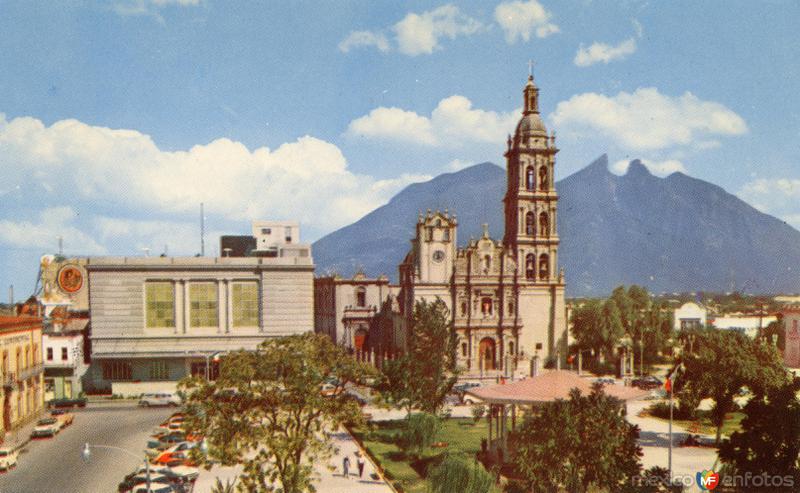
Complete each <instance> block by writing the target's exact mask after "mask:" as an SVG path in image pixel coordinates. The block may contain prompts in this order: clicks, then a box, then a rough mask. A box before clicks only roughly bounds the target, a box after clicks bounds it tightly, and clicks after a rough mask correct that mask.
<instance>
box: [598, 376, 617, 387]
mask: <svg viewBox="0 0 800 493" xmlns="http://www.w3.org/2000/svg"><path fill="white" fill-rule="evenodd" d="M595 382H597V383H602V384H603V385H616V383H617V381H616V380H614V379H613V378H611V377H600V378H598V379H596V380H595Z"/></svg>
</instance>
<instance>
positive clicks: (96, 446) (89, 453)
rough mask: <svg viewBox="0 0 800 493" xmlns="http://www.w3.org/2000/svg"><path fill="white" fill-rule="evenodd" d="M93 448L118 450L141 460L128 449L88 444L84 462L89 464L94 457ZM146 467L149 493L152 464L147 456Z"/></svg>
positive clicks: (84, 452) (83, 455)
mask: <svg viewBox="0 0 800 493" xmlns="http://www.w3.org/2000/svg"><path fill="white" fill-rule="evenodd" d="M92 448H104V449H109V450H116V451H118V452H124V453H126V454H128V455H130V456H131V457H136V459H139V455H138V454H135V453H133V452H131V451H130V450H126V449H124V448H121V447H114V446H113V445H92V446H91V447H90V446H89V442H86V444H85V445H84V446H83V450H82V451H81V456H82V457H83V460H85V461H86V462H89V459H90V458H91V457H92ZM144 467H145V481H146V484H147V491H148V493H149V491H150V462H149V461H148V460H147V456H145V459H144Z"/></svg>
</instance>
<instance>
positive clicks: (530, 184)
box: [525, 166, 536, 191]
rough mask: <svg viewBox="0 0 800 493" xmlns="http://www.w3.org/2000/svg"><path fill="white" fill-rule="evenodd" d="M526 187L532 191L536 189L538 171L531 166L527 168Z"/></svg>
mask: <svg viewBox="0 0 800 493" xmlns="http://www.w3.org/2000/svg"><path fill="white" fill-rule="evenodd" d="M525 188H526V189H528V190H530V191H534V190H536V173H535V172H534V171H533V167H531V166H528V168H527V169H526V170H525Z"/></svg>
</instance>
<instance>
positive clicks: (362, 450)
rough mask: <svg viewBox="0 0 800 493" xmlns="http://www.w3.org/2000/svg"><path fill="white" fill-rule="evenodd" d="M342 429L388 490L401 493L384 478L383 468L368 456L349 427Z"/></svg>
mask: <svg viewBox="0 0 800 493" xmlns="http://www.w3.org/2000/svg"><path fill="white" fill-rule="evenodd" d="M344 429H345V430H347V434H348V435H350V438H352V439H353V441H354V442H355V443H356V445H358V448H359V450H361V453H362V454H363V455H364V456H365V457H366V458H367V460H368V461H369V462H370V463H371V464H372V467H373V469H375V472H377V473H378V476H380V478H381V479H382V480H383V482H384V483H386V484H387V485H388V486H389V489H391V490H392V491H394V493H401V491H400V490H398V489H397V488H396V487H395V485H394V483H392V482H391V481H390V480H389V479H388V478H387V477H386V474H385V473H384V470H383V467H381V465H380V464H379V463H378V462H377V460H375V458H374V457H372V454H370V453H369V451H368V450H367V449H366V447H364V444H363V443H361V440H359V439H358V438H357V437H356V436H355V434H353V431H352V430H351V429H350V427H349V426H344Z"/></svg>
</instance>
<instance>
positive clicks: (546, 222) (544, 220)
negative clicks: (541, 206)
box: [539, 212, 550, 236]
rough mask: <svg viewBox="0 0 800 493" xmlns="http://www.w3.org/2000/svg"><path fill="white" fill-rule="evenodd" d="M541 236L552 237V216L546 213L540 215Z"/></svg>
mask: <svg viewBox="0 0 800 493" xmlns="http://www.w3.org/2000/svg"><path fill="white" fill-rule="evenodd" d="M539 236H550V216H548V215H547V213H546V212H542V213H541V214H539Z"/></svg>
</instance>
